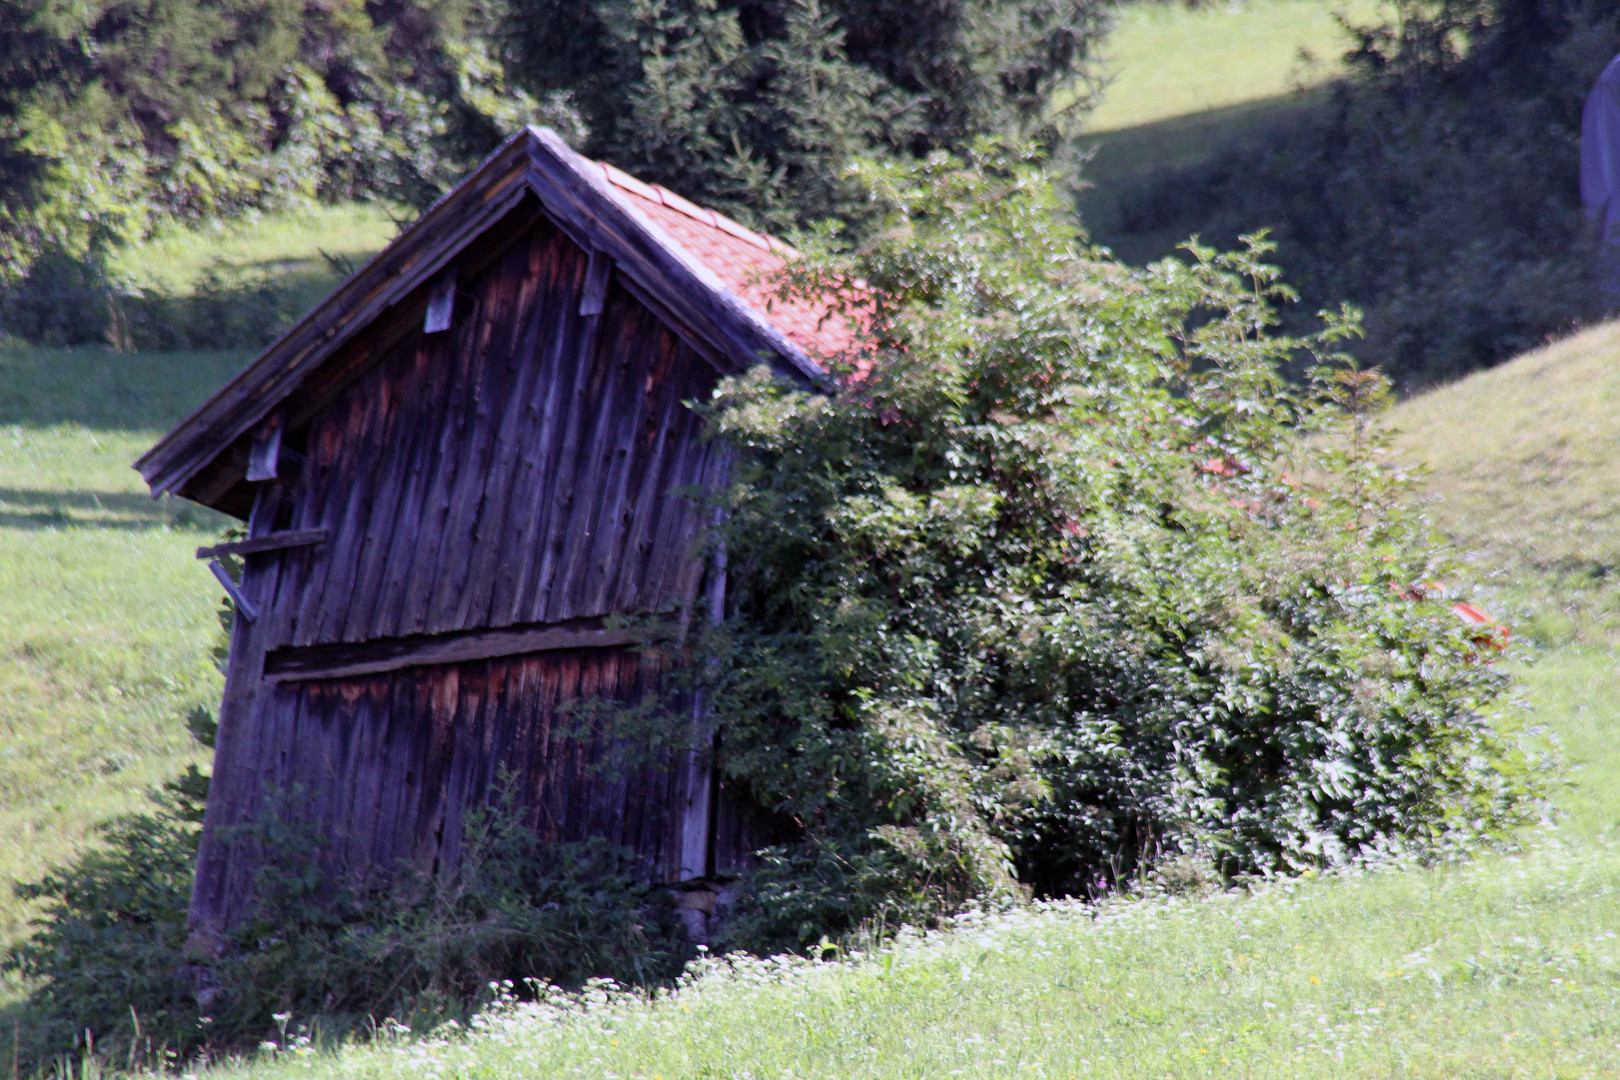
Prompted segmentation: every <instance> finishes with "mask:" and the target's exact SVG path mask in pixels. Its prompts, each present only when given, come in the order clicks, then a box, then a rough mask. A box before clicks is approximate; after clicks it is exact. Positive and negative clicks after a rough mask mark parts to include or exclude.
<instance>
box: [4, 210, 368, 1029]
mask: <svg viewBox="0 0 1620 1080" xmlns="http://www.w3.org/2000/svg"><path fill="white" fill-rule="evenodd" d="M395 231H396V227H395V225H394V222H393V221H392V220H391V219H390V217H389V215H388V213H387V211H386V210H384V209H383V208H379V207H375V206H367V205H349V206H340V207H316V208H312V209H309V210H304V211H298V212H291V213H284V214H278V215H269V216H264V217H260V218H257V219H253V220H247V221H241V222H236V223H231V224H223V225H216V226H210V227H207V228H203V229H197V230H189V231H188V230H183V229H176V230H172V231H170V232H168V233H166V234H163V235H160V236H158V237H157V238H155V239H154V240H153V241H152V242H150V243H149V244H146V245H143V246H141V247H139V248H135V249H132V250H130V251H127V252H125V253H123V255H122V257H121V260H120V261H119V262H118V263H117V264H116V265H115V271H116V272H117V273H119V274H120V275H122V276H124V277H125V278H127V279H130V280H132V281H134V282H136V283H138V284H142V285H146V286H153V287H157V288H159V289H161V290H163V291H164V292H169V293H176V294H180V295H184V294H186V293H187V292H189V291H190V290H191V288H192V287H193V286H194V285H195V284H196V282H197V280H198V278H199V277H200V276H202V275H203V274H205V273H207V272H208V271H209V270H210V269H211V268H223V269H224V270H225V271H226V272H227V273H233V274H239V273H247V274H259V273H263V274H267V275H270V276H272V277H274V278H275V279H276V280H278V281H280V282H282V283H283V284H285V285H287V286H288V287H289V288H290V289H291V290H292V291H293V294H294V296H295V298H296V300H297V302H298V303H299V304H301V305H302V306H305V307H307V306H308V305H309V304H311V303H314V302H315V301H316V300H317V299H319V298H320V296H322V295H324V294H325V293H326V292H327V291H328V290H330V288H331V287H332V286H333V285H334V284H335V283H336V282H337V280H338V277H339V275H338V272H337V269H336V268H334V266H333V265H331V263H330V262H329V261H328V260H327V259H325V258H323V257H322V254H321V253H322V252H323V251H324V252H326V253H327V254H329V255H332V256H334V257H335V258H336V259H337V261H339V262H340V263H341V262H342V261H343V260H348V261H350V262H352V263H359V262H362V261H364V260H365V259H367V258H369V257H370V256H371V255H372V254H374V253H375V252H376V251H378V250H380V249H381V248H382V247H383V246H384V245H385V244H386V243H387V242H388V240H389V239H390V238H391V237H392V236H393V235H394V233H395ZM248 358H249V356H248V354H247V353H242V352H211V353H207V352H194V353H115V352H110V351H108V350H105V349H100V348H80V349H41V348H28V347H23V346H17V345H0V951H3V950H4V949H5V948H6V947H7V945H8V944H9V943H10V942H13V941H15V940H17V938H18V936H19V935H20V934H23V933H25V932H26V930H27V921H28V919H29V918H30V917H31V916H32V915H33V914H34V913H35V910H36V909H35V908H33V907H31V906H29V905H27V904H23V903H21V902H19V901H18V900H16V899H15V898H14V897H13V896H12V890H11V884H12V883H13V882H17V881H25V880H31V879H34V878H37V877H38V876H39V875H40V874H41V873H42V872H43V871H44V870H45V869H46V868H48V867H49V866H52V865H55V864H59V863H61V862H63V861H64V860H66V859H67V858H69V857H71V856H72V854H73V853H74V852H75V851H77V850H79V849H81V848H82V846H83V845H84V844H85V843H87V842H90V841H91V840H92V839H93V837H94V834H95V827H96V825H97V824H98V823H99V822H102V821H105V820H107V819H108V818H110V817H112V816H114V815H116V814H120V813H126V812H129V811H131V810H134V809H138V808H140V807H142V806H143V805H145V795H146V793H147V792H149V791H151V790H152V789H153V788H154V787H156V786H157V785H158V784H160V783H162V782H163V781H165V780H167V779H169V778H170V777H172V776H173V775H175V774H176V773H177V772H179V771H181V770H182V769H183V768H184V767H185V765H186V764H188V763H190V762H193V761H198V762H201V761H202V760H203V759H202V757H201V756H200V755H199V754H198V748H197V747H196V745H195V744H194V743H193V742H192V740H191V737H190V735H189V734H188V732H187V729H186V725H185V723H184V715H185V713H186V712H187V711H188V710H189V709H190V708H192V707H193V706H196V705H207V706H210V707H211V706H212V705H213V704H214V703H215V702H216V701H217V700H218V697H219V692H220V680H219V676H218V673H217V672H216V671H215V670H214V668H213V665H212V662H211V660H210V656H209V651H210V649H211V648H212V647H213V645H214V643H215V641H216V639H217V635H218V624H217V621H216V618H215V610H216V605H217V603H218V599H219V590H218V586H217V585H216V583H215V582H214V580H213V578H212V577H211V576H210V575H209V573H208V571H207V569H206V567H205V566H204V565H203V564H201V563H198V562H197V560H196V559H195V558H194V557H193V553H194V551H195V549H196V548H197V547H198V546H199V545H200V544H203V543H206V542H207V541H208V540H209V539H210V538H212V537H214V536H215V535H217V533H218V531H219V529H220V528H221V527H222V526H223V524H224V523H225V521H226V519H225V518H224V517H222V516H221V515H219V514H215V513H213V512H212V511H208V510H203V509H201V508H198V507H196V506H194V505H192V504H189V503H185V502H177V501H172V500H168V499H165V500H162V501H154V500H153V499H151V498H150V497H149V496H148V494H147V492H146V488H145V485H144V484H143V483H142V482H141V479H140V477H139V476H138V475H137V474H136V473H135V472H134V470H133V469H132V468H131V467H130V466H131V463H132V462H134V460H135V459H136V458H137V457H139V456H140V455H141V454H142V453H143V452H145V451H146V450H147V449H148V448H149V447H150V446H151V445H152V443H153V442H154V441H155V440H156V439H157V438H158V436H160V435H161V434H162V433H163V432H164V431H165V430H167V429H168V428H169V427H170V426H171V425H173V424H174V423H175V422H176V421H177V420H179V419H180V418H181V417H183V416H185V415H186V414H187V413H188V412H190V411H191V410H192V409H194V408H196V407H197V406H198V405H200V404H201V403H202V402H203V400H204V399H206V398H207V396H208V395H209V394H210V393H212V392H213V391H214V390H216V389H218V388H219V386H221V385H222V384H223V383H224V382H225V381H226V380H227V379H228V378H229V377H230V376H231V375H233V374H234V373H235V372H236V371H237V370H239V369H240V368H241V366H242V365H243V364H244V363H245V362H246V361H247V360H248ZM16 990H17V988H16V987H14V986H13V987H4V986H0V1004H3V1003H4V1001H5V1000H6V999H7V998H8V996H11V995H14V994H15V993H16Z"/></svg>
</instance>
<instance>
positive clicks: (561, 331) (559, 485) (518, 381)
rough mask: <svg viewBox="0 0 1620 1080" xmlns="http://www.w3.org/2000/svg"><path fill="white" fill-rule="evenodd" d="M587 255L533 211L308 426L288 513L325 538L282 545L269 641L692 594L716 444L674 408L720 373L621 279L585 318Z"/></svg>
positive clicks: (564, 611) (412, 630) (626, 607)
mask: <svg viewBox="0 0 1620 1080" xmlns="http://www.w3.org/2000/svg"><path fill="white" fill-rule="evenodd" d="M588 265H589V256H588V255H587V254H586V253H585V252H584V251H582V250H581V249H580V248H579V247H578V246H577V245H575V244H574V243H573V242H572V240H571V239H569V237H568V236H567V235H566V234H565V233H563V232H562V231H561V230H559V229H556V228H554V227H550V226H548V225H546V224H544V223H542V224H540V225H537V226H536V227H534V228H533V229H532V230H531V233H530V235H529V236H528V238H527V239H526V240H524V241H523V242H521V243H516V244H513V245H512V247H511V248H510V249H509V250H508V251H507V253H506V254H505V255H503V256H502V258H501V259H499V260H497V261H496V262H495V263H494V264H492V265H491V266H490V267H489V268H488V269H487V270H486V271H485V272H484V273H483V274H482V275H481V276H480V277H478V278H476V279H474V280H471V281H467V282H464V283H463V286H462V288H463V292H464V293H466V294H467V295H468V296H470V297H471V298H472V303H470V304H469V309H470V310H469V311H468V312H467V313H465V314H464V315H462V316H459V317H458V324H457V326H456V327H455V329H454V330H453V331H452V332H451V333H449V334H442V335H430V336H424V335H421V334H416V335H414V336H407V337H406V338H404V339H402V340H401V341H400V342H399V343H398V344H397V345H395V347H394V348H393V350H392V351H391V353H390V355H389V356H388V357H387V358H385V359H384V360H382V361H381V362H379V363H377V364H376V365H375V366H374V367H373V368H372V370H371V371H370V372H369V373H368V374H367V375H366V376H365V377H364V378H363V379H361V380H360V381H359V382H357V383H355V384H354V385H353V386H352V387H351V388H350V389H349V390H348V391H347V392H345V393H344V394H342V395H340V396H339V397H338V398H336V399H335V400H334V401H333V402H332V403H331V404H330V405H328V407H327V409H326V410H325V411H324V412H322V413H321V414H320V415H318V416H316V417H314V418H313V419H312V421H311V423H310V426H309V428H308V429H307V434H305V435H304V445H305V447H306V449H305V453H306V456H307V458H308V466H307V467H306V469H305V470H304V473H303V474H301V479H300V482H299V483H298V485H297V487H296V493H297V498H298V500H299V507H298V509H297V511H296V512H295V514H294V517H295V518H296V520H297V521H298V524H299V527H300V528H302V529H313V528H324V529H327V530H328V533H329V537H330V538H329V540H328V542H327V544H325V545H323V546H322V547H321V548H320V549H319V550H318V551H313V552H309V553H304V554H301V555H300V556H299V557H297V558H296V559H293V558H290V559H288V561H287V567H286V573H287V574H288V588H289V590H290V591H291V592H293V593H294V594H296V595H297V597H298V599H297V606H298V612H297V615H296V617H295V618H294V619H293V620H291V622H290V624H289V625H287V626H286V627H285V629H284V631H282V632H284V633H285V635H286V636H285V637H282V638H278V639H277V640H276V641H275V642H274V645H273V647H280V646H308V645H313V644H317V643H330V642H360V641H367V640H377V639H384V638H397V637H405V636H409V635H413V634H444V633H452V632H459V631H465V630H469V629H475V628H480V627H488V628H498V627H502V626H512V625H518V624H525V623H555V622H563V621H566V620H569V619H577V618H584V617H597V616H602V615H606V614H609V613H612V612H655V611H666V610H670V609H672V608H674V607H678V606H680V605H682V604H686V603H689V602H690V601H691V600H692V599H693V598H694V597H695V595H696V588H697V584H698V581H699V579H700V578H701V576H702V573H703V565H702V561H701V560H700V559H697V558H694V555H695V554H696V552H695V546H696V544H697V543H698V542H699V540H700V539H701V536H702V533H703V521H702V511H701V508H699V507H698V506H696V505H695V504H694V503H693V501H692V500H691V498H690V497H689V493H688V491H687V490H686V489H688V488H692V487H696V486H700V485H702V484H703V483H704V482H705V480H706V479H707V478H709V477H711V476H712V475H714V470H715V466H714V460H713V459H714V457H715V454H716V451H715V449H714V447H712V446H711V445H710V444H709V443H707V442H705V441H704V440H703V439H702V438H701V437H700V421H699V419H698V417H697V416H696V415H695V414H693V413H692V411H691V410H690V409H688V408H687V407H686V406H685V405H684V404H683V403H684V402H685V401H688V400H691V399H703V398H706V397H707V396H708V395H709V393H710V392H711V391H712V389H713V386H714V384H715V381H716V378H717V376H716V374H715V372H714V371H713V370H712V368H710V367H709V366H708V365H707V364H705V363H704V362H703V361H702V360H701V358H699V357H698V356H697V355H696V354H695V353H693V351H692V350H691V349H689V348H688V347H687V346H686V345H685V344H684V343H683V342H682V341H681V340H680V338H679V337H677V336H676V335H674V334H673V333H671V332H670V331H669V330H668V328H667V327H665V326H664V325H663V324H662V323H661V322H660V321H659V320H658V319H657V318H656V317H655V316H654V315H653V314H652V313H651V312H649V311H648V310H647V309H646V308H645V307H644V306H642V305H641V304H640V303H639V302H638V301H637V300H636V299H635V298H634V297H633V296H631V295H630V294H629V293H628V292H626V291H624V290H622V289H619V288H610V289H609V291H608V296H607V299H606V302H605V306H604V310H603V312H602V313H601V314H600V315H595V316H581V315H579V314H578V310H579V300H580V295H581V293H582V291H583V290H584V288H585V286H586V276H587V267H588ZM598 324H600V325H598ZM440 342H447V343H449V346H448V347H443V348H441V346H440V344H439V343H440Z"/></svg>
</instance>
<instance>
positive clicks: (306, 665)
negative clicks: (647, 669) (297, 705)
mask: <svg viewBox="0 0 1620 1080" xmlns="http://www.w3.org/2000/svg"><path fill="white" fill-rule="evenodd" d="M642 639H643V635H642V634H641V633H639V632H638V631H635V630H628V629H624V628H615V629H609V628H607V627H605V626H603V625H602V622H601V620H600V619H575V620H570V621H568V622H563V623H552V624H549V625H539V626H536V625H529V626H514V627H509V628H507V629H502V630H470V631H461V632H456V633H449V634H413V635H411V636H409V637H399V638H386V639H383V640H381V641H364V642H357V643H354V644H341V645H307V646H303V647H300V648H289V649H277V650H276V651H275V652H272V653H271V654H270V655H269V656H268V657H267V658H266V660H265V665H264V673H265V678H267V679H269V680H271V681H272V682H304V681H309V680H314V679H353V678H360V677H362V676H366V675H381V674H385V673H387V672H390V671H401V670H404V669H405V668H413V667H432V666H436V665H440V664H465V663H470V662H473V661H477V660H495V659H499V658H501V657H506V656H521V655H523V654H525V653H537V652H553V651H558V650H563V649H610V648H618V647H623V646H625V645H635V644H638V643H639V642H641V641H642Z"/></svg>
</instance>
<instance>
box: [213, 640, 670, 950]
mask: <svg viewBox="0 0 1620 1080" xmlns="http://www.w3.org/2000/svg"><path fill="white" fill-rule="evenodd" d="M652 686H653V681H652V678H651V673H650V672H649V670H648V669H647V668H646V666H645V665H644V664H643V662H642V660H641V659H640V658H639V657H638V656H637V655H636V654H635V653H634V652H631V651H628V650H624V649H591V650H579V651H562V652H549V653H545V654H537V655H531V656H523V657H508V658H501V659H496V660H490V661H480V662H473V663H465V664H459V665H449V666H441V667H436V668H430V669H412V670H405V671H398V672H393V673H390V674H387V675H379V676H372V677H363V678H355V679H351V680H322V681H312V682H302V683H300V682H285V683H279V684H275V685H274V686H272V687H267V688H266V692H265V694H264V699H265V702H266V707H265V710H264V711H265V712H266V714H274V715H275V716H276V717H277V718H278V722H277V723H275V724H268V725H264V726H263V727H264V730H265V732H266V733H267V735H268V738H266V739H265V740H264V741H263V742H261V743H260V744H259V745H258V746H257V747H256V755H255V760H254V762H253V766H252V768H250V769H248V770H244V773H243V778H244V779H247V780H248V781H250V783H248V784H247V785H243V786H242V788H241V789H240V790H237V791H236V792H234V793H233V794H234V797H233V799H232V800H231V805H232V807H233V809H234V810H235V811H236V812H235V814H234V815H233V816H234V817H235V818H236V820H237V822H238V823H241V822H243V821H246V820H250V818H251V814H252V813H253V812H254V811H255V809H256V808H257V809H263V808H266V807H273V808H274V809H275V810H276V812H277V813H278V814H279V816H280V817H281V818H282V820H283V823H284V824H286V825H288V826H291V827H293V828H298V827H304V828H307V829H308V830H309V831H310V832H311V833H312V834H318V836H319V837H320V840H319V843H318V844H317V850H315V851H314V852H312V853H311V854H312V855H313V857H314V858H315V859H316V860H317V861H318V863H319V864H320V865H321V867H322V869H323V870H325V871H326V874H327V877H328V879H329V880H331V881H339V880H354V879H359V878H365V877H370V876H374V875H377V874H384V875H386V874H388V873H390V872H393V871H394V870H395V868H396V865H397V864H398V862H399V861H400V860H407V861H409V862H411V863H412V864H414V865H416V866H418V867H420V868H421V869H422V870H424V871H426V872H428V873H444V872H446V871H448V870H451V869H453V868H454V867H455V865H456V864H457V861H458V860H459V858H460V848H461V837H462V831H463V826H464V824H465V820H466V815H467V813H468V812H470V811H471V810H473V809H475V808H478V807H485V806H489V805H492V804H493V803H494V802H495V801H496V800H498V799H499V798H502V797H507V798H510V799H511V800H512V803H513V804H514V805H515V806H517V807H518V808H519V810H520V814H521V818H522V820H523V822H524V824H525V825H527V826H528V827H530V828H532V829H534V830H535V832H536V834H537V836H538V838H539V839H540V840H541V841H542V842H543V843H546V844H554V843H563V842H569V841H579V840H585V839H587V838H589V837H602V838H604V839H606V840H607V841H608V842H609V843H612V844H615V845H623V846H625V847H629V848H631V849H633V850H634V851H635V852H636V853H637V857H638V865H639V868H640V873H641V874H642V875H643V876H644V877H645V878H646V879H648V880H674V879H675V877H674V874H675V867H674V866H673V865H672V863H673V862H676V861H678V845H679V838H678V835H677V832H678V822H677V819H676V815H675V813H674V807H675V806H676V805H677V804H678V803H679V802H681V801H682V800H681V797H680V796H681V793H680V792H679V791H678V787H679V783H680V777H679V771H678V770H677V769H674V768H672V767H671V764H672V763H671V761H670V752H669V750H668V749H661V748H658V747H656V746H655V747H651V748H649V747H647V746H645V745H638V744H637V743H636V742H635V741H634V740H630V739H626V738H623V737H616V735H615V733H613V732H611V731H608V730H604V729H602V728H601V727H600V725H597V724H593V723H591V722H590V714H589V713H579V714H575V713H572V712H570V708H569V706H570V703H571V702H577V701H579V700H580V699H582V698H588V697H605V698H612V699H615V700H620V701H627V702H629V701H635V700H636V699H638V698H639V697H640V695H641V694H642V693H644V692H647V691H648V690H649V689H650V688H651V687H652ZM502 775H505V776H506V777H507V778H508V783H509V785H510V790H509V791H506V792H504V793H503V792H502V789H501V785H500V783H499V778H500V777H501V776H502ZM217 824H223V822H219V823H217ZM254 864H255V859H253V858H239V859H234V860H229V861H227V862H226V863H224V864H222V865H221V867H220V869H221V871H222V872H221V873H219V874H218V875H216V876H211V877H210V879H209V882H208V885H207V886H206V887H207V888H208V889H209V890H210V891H209V892H208V894H207V896H206V898H205V901H206V902H205V904H204V906H205V907H206V909H207V911H208V915H209V921H210V923H211V924H212V925H215V926H230V925H233V924H234V923H235V922H237V921H238V920H239V919H240V918H241V917H242V916H243V915H244V914H245V913H246V911H247V910H248V907H249V906H250V905H251V903H252V897H253V891H252V882H253V872H254ZM203 887H204V886H202V885H199V888H203Z"/></svg>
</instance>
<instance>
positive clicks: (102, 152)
mask: <svg viewBox="0 0 1620 1080" xmlns="http://www.w3.org/2000/svg"><path fill="white" fill-rule="evenodd" d="M488 19H489V15H488V13H487V12H486V11H485V10H484V8H483V7H482V6H481V4H480V2H479V0H387V2H381V3H375V4H366V3H363V2H361V0H336V2H332V3H314V2H307V0H224V2H219V3H206V4H205V3H197V2H195V0H91V2H89V3H83V4H63V3H57V2H55V0H17V2H15V3H8V4H6V5H4V6H3V7H0V42H4V44H3V46H0V276H4V275H9V276H15V275H16V274H18V273H20V272H21V271H22V270H23V269H25V268H26V267H27V266H29V265H30V264H31V263H32V262H33V260H34V259H35V258H36V257H38V256H39V255H40V254H41V253H43V252H47V251H57V252H61V253H63V254H65V255H67V256H70V257H84V256H85V255H87V254H94V253H95V252H97V251H98V250H100V249H101V248H103V247H105V246H107V245H110V244H116V243H121V242H126V241H129V240H132V239H135V238H138V237H140V236H142V235H143V234H144V233H145V232H146V231H147V230H148V229H149V228H150V226H151V224H152V223H153V221H154V220H155V219H157V218H159V217H162V216H170V215H172V216H181V217H191V218H202V217H210V216H217V215H224V214H229V213H233V212H238V211H241V210H244V209H250V208H262V207H267V206H275V205H283V204H286V203H288V202H290V201H297V200H299V199H308V198H313V197H316V196H318V195H326V196H344V195H355V194H362V193H378V192H383V193H388V194H392V195H395V196H397V197H401V198H405V199H407V200H413V201H418V202H420V201H422V200H424V199H427V198H431V197H432V196H433V195H436V194H437V193H438V191H439V189H440V187H441V185H442V184H443V183H444V182H445V181H446V180H447V179H448V178H449V177H451V176H454V175H455V174H456V173H457V172H459V171H460V169H461V168H462V167H464V164H465V162H466V160H467V157H468V155H469V154H473V153H482V152H483V151H484V150H487V149H488V148H489V147H490V146H492V145H493V143H494V142H495V140H496V139H497V138H498V137H499V136H500V135H501V134H503V133H504V130H505V129H507V128H510V127H511V126H513V125H515V124H517V123H521V122H522V121H524V120H531V119H536V118H542V119H543V118H544V116H545V115H546V114H547V112H548V108H546V107H542V106H541V105H540V104H537V103H536V102H534V101H533V100H532V99H529V98H526V97H525V96H523V95H515V94H513V93H512V91H510V90H509V89H508V88H507V87H506V86H505V84H504V81H503V78H502V74H501V70H500V68H499V66H498V64H496V63H495V61H494V60H493V58H492V57H491V56H490V55H489V53H488V50H487V48H486V47H485V46H484V45H483V42H484V40H485V38H484V36H483V35H482V34H481V32H480V28H481V27H483V26H484V25H485V24H486V23H487V22H488ZM549 111H550V112H553V113H555V112H557V110H556V109H550V110H549ZM565 119H566V117H565Z"/></svg>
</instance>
